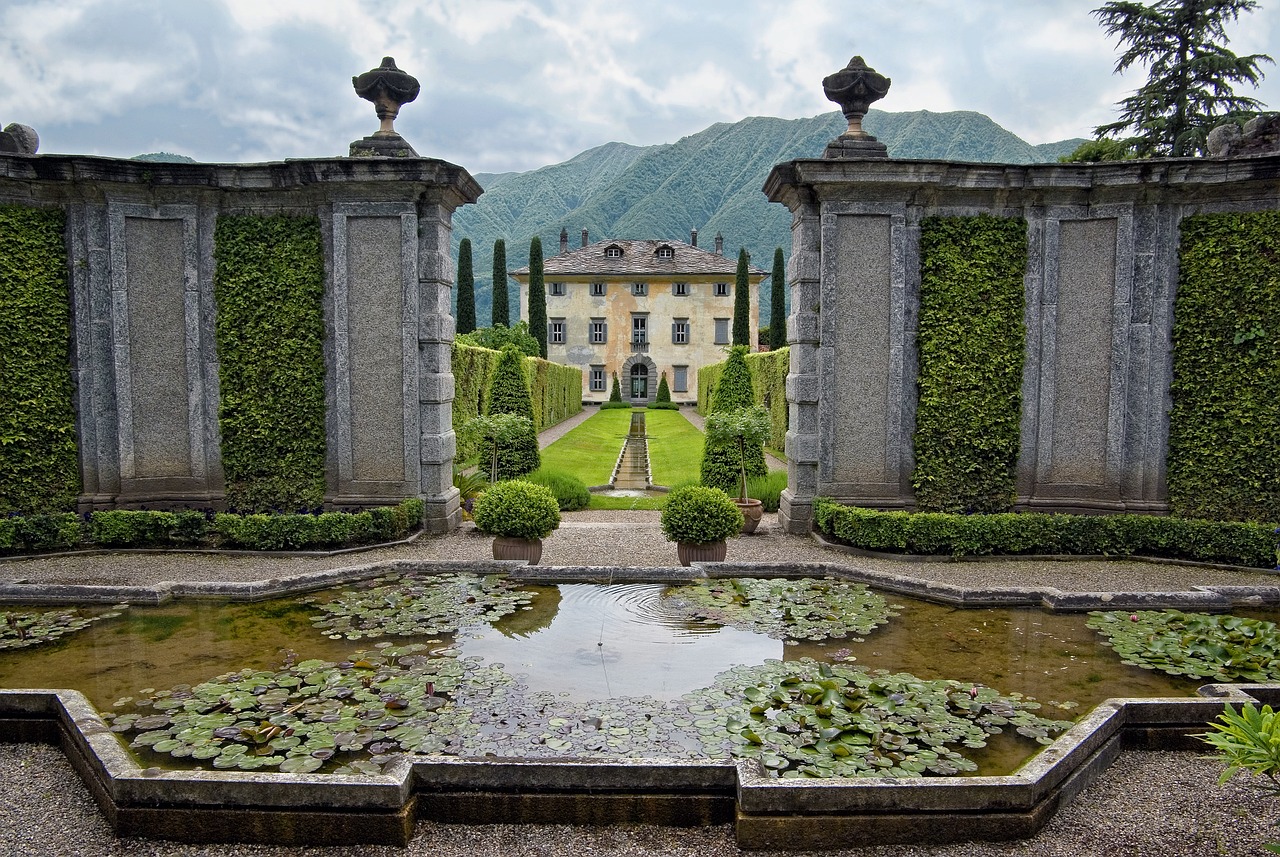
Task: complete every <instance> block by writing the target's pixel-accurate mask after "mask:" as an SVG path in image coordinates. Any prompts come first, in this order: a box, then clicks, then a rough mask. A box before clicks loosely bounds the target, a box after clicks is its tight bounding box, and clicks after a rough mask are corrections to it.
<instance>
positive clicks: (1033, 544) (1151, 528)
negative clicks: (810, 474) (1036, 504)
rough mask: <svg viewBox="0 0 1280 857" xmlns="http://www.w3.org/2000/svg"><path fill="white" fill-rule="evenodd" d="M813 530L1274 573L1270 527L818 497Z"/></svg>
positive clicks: (921, 545)
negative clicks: (911, 508)
mask: <svg viewBox="0 0 1280 857" xmlns="http://www.w3.org/2000/svg"><path fill="white" fill-rule="evenodd" d="M814 526H815V528H816V529H817V530H818V531H819V532H820V533H821V534H822V535H823V536H826V537H829V538H831V539H834V540H836V541H839V542H841V543H843V544H846V545H849V546H851V547H855V548H860V549H863V550H869V551H882V552H885V553H903V554H926V555H928V554H943V555H949V556H953V557H967V556H992V555H1000V554H1003V555H1011V556H1018V555H1057V556H1063V555H1066V556H1136V557H1143V556H1148V557H1154V558H1163V559H1178V560H1186V561H1190V562H1203V563H1213V564H1222V565H1237V566H1245V567H1248V568H1259V569H1274V568H1280V548H1278V547H1277V538H1278V535H1277V533H1278V532H1280V527H1277V526H1276V525H1275V524H1256V523H1245V522H1236V521H1203V520H1195V519H1189V518H1165V517H1156V516H1153V515H1061V514H1058V515H1046V514H1040V513H1035V512H1018V513H1002V514H994V515H952V514H946V513H942V512H879V511H876V510H873V509H862V508H858V507H855V506H845V505H842V504H840V503H837V502H835V501H833V500H830V499H828V498H825V497H820V498H818V499H817V500H816V501H815V502H814Z"/></svg>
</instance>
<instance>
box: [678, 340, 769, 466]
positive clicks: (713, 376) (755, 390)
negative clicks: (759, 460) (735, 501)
mask: <svg viewBox="0 0 1280 857" xmlns="http://www.w3.org/2000/svg"><path fill="white" fill-rule="evenodd" d="M724 366H725V364H724V363H723V362H721V363H713V364H712V365H710V366H703V367H702V368H701V369H699V370H698V413H700V414H702V415H703V416H706V415H707V414H708V413H710V412H711V403H712V402H713V401H715V395H716V387H717V386H718V385H719V383H720V376H721V375H723V374H724ZM747 366H748V367H749V368H750V369H751V393H752V398H753V404H757V405H764V404H765V399H766V398H767V399H768V402H769V404H768V410H769V421H770V422H771V423H772V426H773V428H772V430H771V431H770V432H769V440H768V441H766V442H765V445H766V446H768V447H769V448H770V449H779V450H780V449H785V448H786V443H787V419H788V416H787V372H788V371H790V368H791V348H790V347H787V348H779V349H778V350H777V351H763V352H760V351H757V352H755V353H753V354H748V355H747Z"/></svg>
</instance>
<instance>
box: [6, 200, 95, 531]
mask: <svg viewBox="0 0 1280 857" xmlns="http://www.w3.org/2000/svg"><path fill="white" fill-rule="evenodd" d="M65 223H66V217H65V215H64V214H63V212H62V210H61V209H44V208H30V207H25V206H23V207H16V206H0V514H8V513H20V514H21V513H30V512H48V513H54V512H65V511H67V510H69V509H71V508H73V507H74V506H75V503H76V498H77V497H78V496H79V494H80V468H79V463H78V461H77V446H76V432H75V408H74V404H73V398H74V390H73V386H72V376H71V359H70V354H71V300H70V296H69V294H68V288H67V249H66V242H65V240H64V237H63V233H64V230H65Z"/></svg>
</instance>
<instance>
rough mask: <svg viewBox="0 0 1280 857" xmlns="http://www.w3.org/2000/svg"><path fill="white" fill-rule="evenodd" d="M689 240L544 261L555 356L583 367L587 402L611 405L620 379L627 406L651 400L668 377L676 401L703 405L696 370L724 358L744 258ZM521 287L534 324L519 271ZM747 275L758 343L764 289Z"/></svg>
mask: <svg viewBox="0 0 1280 857" xmlns="http://www.w3.org/2000/svg"><path fill="white" fill-rule="evenodd" d="M697 242H698V233H697V231H696V230H695V231H694V232H693V233H692V234H691V235H690V241H689V243H685V242H683V241H654V240H643V241H632V240H616V241H615V240H605V241H596V242H594V243H588V240H587V232H586V230H583V233H582V246H581V247H579V248H576V249H573V250H570V249H569V247H568V243H569V242H568V235H567V233H564V232H562V233H561V235H560V252H559V253H558V254H557V255H555V256H550V257H548V258H547V259H546V260H545V262H544V263H543V274H544V277H545V282H546V291H547V358H548V359H549V360H552V361H554V362H556V363H563V364H566V365H569V366H579V367H581V368H582V375H583V382H582V384H583V386H582V400H583V402H597V403H598V402H604V401H606V400H607V399H608V398H609V393H610V387H611V385H612V378H613V375H614V374H615V373H616V374H617V376H618V380H619V383H620V384H621V386H622V396H623V399H625V400H629V401H632V402H634V403H637V404H643V403H646V402H652V401H653V400H654V397H655V396H656V395H657V392H658V382H659V379H660V378H661V376H662V375H664V374H665V375H666V377H667V384H668V386H669V387H670V389H671V399H672V401H675V402H695V401H696V400H697V398H698V369H699V367H701V366H705V365H708V364H712V363H718V362H720V361H721V360H723V359H724V357H725V349H727V348H728V347H729V345H730V342H731V337H732V329H733V301H734V294H733V290H734V279H735V274H736V271H737V257H736V255H735V256H733V257H731V258H727V257H726V256H725V255H724V251H723V247H724V243H723V240H722V239H721V238H720V236H716V245H715V246H716V249H715V251H714V252H713V251H710V250H704V249H701V248H699V247H698V244H697ZM511 276H512V278H513V279H514V280H516V282H518V283H519V284H520V316H521V317H522V318H528V317H529V315H528V312H529V269H528V267H524V268H520V269H518V270H515V271H512V272H511ZM765 276H767V274H766V272H765V271H761V270H759V269H756V268H748V281H749V283H750V287H749V288H750V306H751V310H750V318H751V330H752V336H754V335H755V331H756V329H757V328H758V326H759V317H760V302H759V286H760V282H761V281H762V280H763V279H764V278H765Z"/></svg>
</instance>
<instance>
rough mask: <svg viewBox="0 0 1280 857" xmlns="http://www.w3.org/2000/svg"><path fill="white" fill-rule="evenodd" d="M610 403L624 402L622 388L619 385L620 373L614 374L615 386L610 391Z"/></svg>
mask: <svg viewBox="0 0 1280 857" xmlns="http://www.w3.org/2000/svg"><path fill="white" fill-rule="evenodd" d="M609 401H611V402H621V401H622V386H621V385H620V384H619V383H618V373H617V372H614V373H613V386H612V387H611V388H610V389H609Z"/></svg>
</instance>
